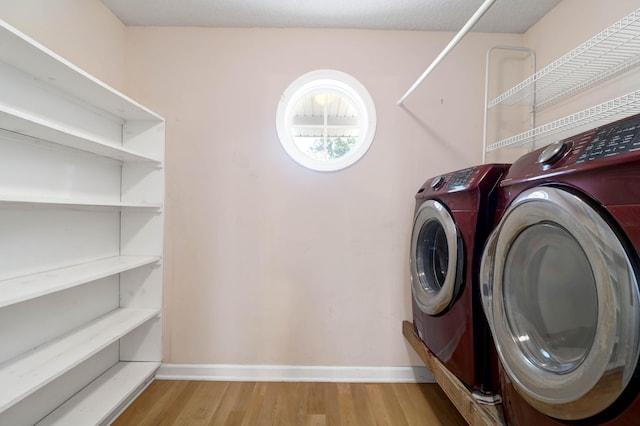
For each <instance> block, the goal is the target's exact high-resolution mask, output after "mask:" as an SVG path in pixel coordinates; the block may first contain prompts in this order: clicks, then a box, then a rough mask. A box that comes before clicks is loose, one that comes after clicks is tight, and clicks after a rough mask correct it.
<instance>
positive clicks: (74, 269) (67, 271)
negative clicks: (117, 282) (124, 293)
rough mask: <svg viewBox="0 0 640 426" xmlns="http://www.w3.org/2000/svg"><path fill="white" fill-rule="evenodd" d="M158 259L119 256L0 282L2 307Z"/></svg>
mask: <svg viewBox="0 0 640 426" xmlns="http://www.w3.org/2000/svg"><path fill="white" fill-rule="evenodd" d="M159 260H160V257H159V256H116V257H110V258H107V259H101V260H96V261H94V262H88V263H83V264H80V265H74V266H69V267H66V268H60V269H54V270H51V271H46V272H41V273H38V274H32V275H25V276H22V277H17V278H12V279H9V280H4V281H0V308H1V307H4V306H9V305H13V304H15V303H20V302H23V301H25V300H29V299H34V298H36V297H40V296H44V295H46V294H50V293H55V292H56V291H60V290H65V289H68V288H71V287H75V286H79V285H82V284H86V283H90V282H92V281H95V280H99V279H100V278H104V277H108V276H111V275H115V274H119V273H121V272H125V271H128V270H131V269H134V268H138V267H140V266H144V265H149V264H152V263H155V262H157V261H159Z"/></svg>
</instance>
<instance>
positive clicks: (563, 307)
mask: <svg viewBox="0 0 640 426" xmlns="http://www.w3.org/2000/svg"><path fill="white" fill-rule="evenodd" d="M499 192H500V194H499V200H498V211H501V212H503V213H501V214H500V218H499V222H498V223H497V225H496V227H495V228H494V230H493V231H492V233H491V235H490V237H489V238H488V240H487V244H486V248H485V250H484V253H483V257H482V265H481V271H480V286H481V292H482V301H483V308H484V311H485V313H486V316H487V319H488V322H489V324H490V326H491V329H492V333H493V338H494V342H495V345H496V348H497V351H498V355H499V358H500V364H501V369H502V373H501V379H502V399H503V408H504V412H505V418H506V420H507V422H508V423H509V424H513V425H517V426H527V425H532V426H533V425H535V426H543V425H559V424H605V425H631V424H634V425H637V424H640V368H639V362H638V360H639V354H640V291H639V289H638V277H639V271H640V261H639V258H638V253H639V252H640V115H637V116H633V117H629V118H627V119H624V120H620V121H617V122H614V123H611V124H607V125H603V126H600V127H598V128H594V129H592V130H589V131H587V132H583V133H580V134H578V135H575V136H573V137H570V138H566V139H564V140H560V141H557V142H555V143H553V144H551V145H549V146H548V147H546V148H543V149H540V150H537V151H534V152H531V153H529V154H527V155H525V156H523V157H521V158H520V159H519V160H517V161H516V162H515V163H514V164H513V165H512V166H511V168H510V170H509V172H508V174H507V176H506V177H505V178H504V179H503V180H502V181H501V183H500V191H499Z"/></svg>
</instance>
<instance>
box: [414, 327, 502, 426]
mask: <svg viewBox="0 0 640 426" xmlns="http://www.w3.org/2000/svg"><path fill="white" fill-rule="evenodd" d="M402 334H403V335H404V337H405V338H406V339H407V341H408V342H409V343H410V344H411V347H413V349H414V350H415V351H416V353H417V354H418V355H419V356H420V358H421V359H422V361H423V362H424V363H425V365H426V366H427V368H428V369H429V370H430V371H431V374H433V377H435V379H436V381H437V382H438V384H439V385H440V387H441V388H442V390H443V391H444V393H445V394H447V396H448V397H449V399H450V400H451V402H452V403H453V405H455V406H456V408H457V409H458V411H459V412H460V414H461V415H462V417H464V419H465V420H466V421H467V422H468V423H469V424H470V425H472V426H476V425H486V426H496V425H504V424H505V422H504V418H503V416H502V405H483V404H480V403H479V402H478V401H476V400H475V399H474V398H473V396H472V395H471V392H470V391H469V390H468V389H467V388H466V386H464V385H463V384H462V382H460V380H458V378H457V377H456V376H455V375H453V374H452V373H450V372H449V371H448V370H447V369H446V368H445V367H444V365H442V363H441V362H440V360H439V359H438V358H436V356H435V355H434V354H433V353H432V352H431V351H429V349H428V348H427V347H426V346H425V344H424V343H423V342H422V340H420V337H418V334H417V333H416V329H415V327H414V326H413V323H411V322H409V321H403V322H402Z"/></svg>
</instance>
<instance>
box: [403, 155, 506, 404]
mask: <svg viewBox="0 0 640 426" xmlns="http://www.w3.org/2000/svg"><path fill="white" fill-rule="evenodd" d="M507 169H508V166H507V165H504V164H488V165H481V166H477V167H471V168H468V169H464V170H458V171H455V172H451V173H447V174H444V175H442V176H437V177H435V178H432V179H429V180H428V181H427V182H426V183H425V184H424V185H423V186H422V187H421V188H420V190H419V191H418V193H417V194H416V197H415V198H416V207H415V216H414V222H413V233H412V237H411V249H410V269H411V289H412V295H413V298H412V300H413V321H414V325H415V328H416V331H417V333H418V335H419V336H420V338H421V339H422V341H423V342H424V343H425V345H426V346H427V347H428V348H429V350H431V352H433V353H434V354H435V355H436V356H437V357H438V358H439V359H440V361H442V363H443V364H444V365H445V367H446V368H447V369H449V370H450V371H451V372H452V373H453V374H455V375H456V376H457V377H458V378H459V379H460V380H461V381H462V382H464V383H465V384H466V385H467V386H469V387H470V388H472V389H476V390H479V391H483V392H487V393H491V392H493V391H496V390H497V384H498V381H497V357H496V355H495V352H492V351H494V349H492V343H491V338H490V336H489V330H488V326H487V323H486V320H485V318H484V316H483V313H482V305H481V301H480V294H479V287H478V280H477V278H478V273H479V265H480V256H481V254H482V248H483V246H484V242H485V239H486V238H487V236H488V234H489V231H490V230H491V227H492V226H493V220H494V211H493V209H494V206H495V201H496V196H495V194H496V188H497V184H498V182H499V181H500V179H501V178H502V177H503V176H504V174H505V172H506V171H507Z"/></svg>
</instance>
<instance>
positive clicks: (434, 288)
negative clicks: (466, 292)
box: [410, 200, 463, 315]
mask: <svg viewBox="0 0 640 426" xmlns="http://www.w3.org/2000/svg"><path fill="white" fill-rule="evenodd" d="M462 261H463V259H462V247H461V243H460V241H459V238H458V232H457V228H456V225H455V223H454V221H453V218H452V217H451V215H450V214H449V212H448V211H447V209H446V208H445V206H444V205H443V204H442V203H440V202H438V201H436V200H427V201H425V202H424V203H422V204H421V205H420V207H419V208H418V211H417V212H416V216H415V219H414V222H413V234H412V236H411V253H410V264H411V288H412V291H413V297H414V299H415V301H416V304H417V305H418V307H419V308H420V310H421V311H422V312H424V313H426V314H428V315H439V314H442V313H444V312H445V311H446V310H447V309H448V308H449V307H450V306H451V304H452V303H453V302H454V300H455V298H456V296H457V293H458V291H459V287H460V281H461V280H460V277H459V275H460V273H459V272H458V269H459V268H458V265H460V264H461V262H462Z"/></svg>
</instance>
